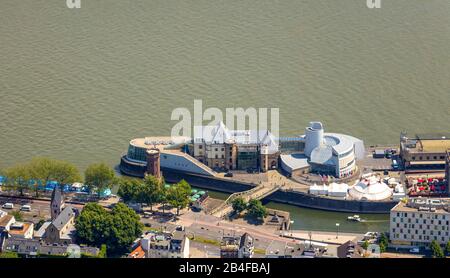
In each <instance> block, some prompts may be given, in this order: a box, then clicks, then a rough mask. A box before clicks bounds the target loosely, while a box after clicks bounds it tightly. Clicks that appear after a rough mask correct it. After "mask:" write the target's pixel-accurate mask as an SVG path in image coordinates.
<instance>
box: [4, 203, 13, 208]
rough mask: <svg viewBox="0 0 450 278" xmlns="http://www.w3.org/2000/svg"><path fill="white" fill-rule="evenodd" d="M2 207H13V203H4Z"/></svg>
mask: <svg viewBox="0 0 450 278" xmlns="http://www.w3.org/2000/svg"><path fill="white" fill-rule="evenodd" d="M2 208H4V209H13V208H14V204H12V203H5V204H4V205H3V206H2Z"/></svg>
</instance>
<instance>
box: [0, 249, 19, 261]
mask: <svg viewBox="0 0 450 278" xmlns="http://www.w3.org/2000/svg"><path fill="white" fill-rule="evenodd" d="M17 258H19V254H17V253H16V252H9V251H4V252H0V259H17Z"/></svg>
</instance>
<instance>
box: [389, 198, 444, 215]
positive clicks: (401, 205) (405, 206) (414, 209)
mask: <svg viewBox="0 0 450 278" xmlns="http://www.w3.org/2000/svg"><path fill="white" fill-rule="evenodd" d="M424 199H425V198H424ZM436 200H437V199H436ZM441 200H444V201H448V200H447V199H441ZM423 207H429V206H427V205H426V204H424V205H423ZM391 211H395V212H421V213H439V214H450V212H448V211H446V210H445V209H443V208H436V210H435V211H429V210H428V211H423V210H420V209H419V207H410V206H408V204H407V203H404V202H399V203H398V204H397V205H396V206H395V207H393V208H392V210H391Z"/></svg>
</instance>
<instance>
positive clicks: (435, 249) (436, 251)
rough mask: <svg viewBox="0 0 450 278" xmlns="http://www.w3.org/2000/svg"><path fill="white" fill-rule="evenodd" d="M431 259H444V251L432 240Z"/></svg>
mask: <svg viewBox="0 0 450 278" xmlns="http://www.w3.org/2000/svg"><path fill="white" fill-rule="evenodd" d="M430 248H431V252H432V255H433V258H444V257H445V256H444V251H442V248H441V246H440V245H439V243H438V242H437V241H436V240H433V241H432V242H431V244H430Z"/></svg>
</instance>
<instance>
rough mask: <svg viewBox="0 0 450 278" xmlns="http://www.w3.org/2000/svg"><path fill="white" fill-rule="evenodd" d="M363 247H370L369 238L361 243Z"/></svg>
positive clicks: (365, 248)
mask: <svg viewBox="0 0 450 278" xmlns="http://www.w3.org/2000/svg"><path fill="white" fill-rule="evenodd" d="M361 247H362V248H363V249H364V250H367V248H369V242H368V241H367V240H365V241H364V242H363V243H362V244H361Z"/></svg>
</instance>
